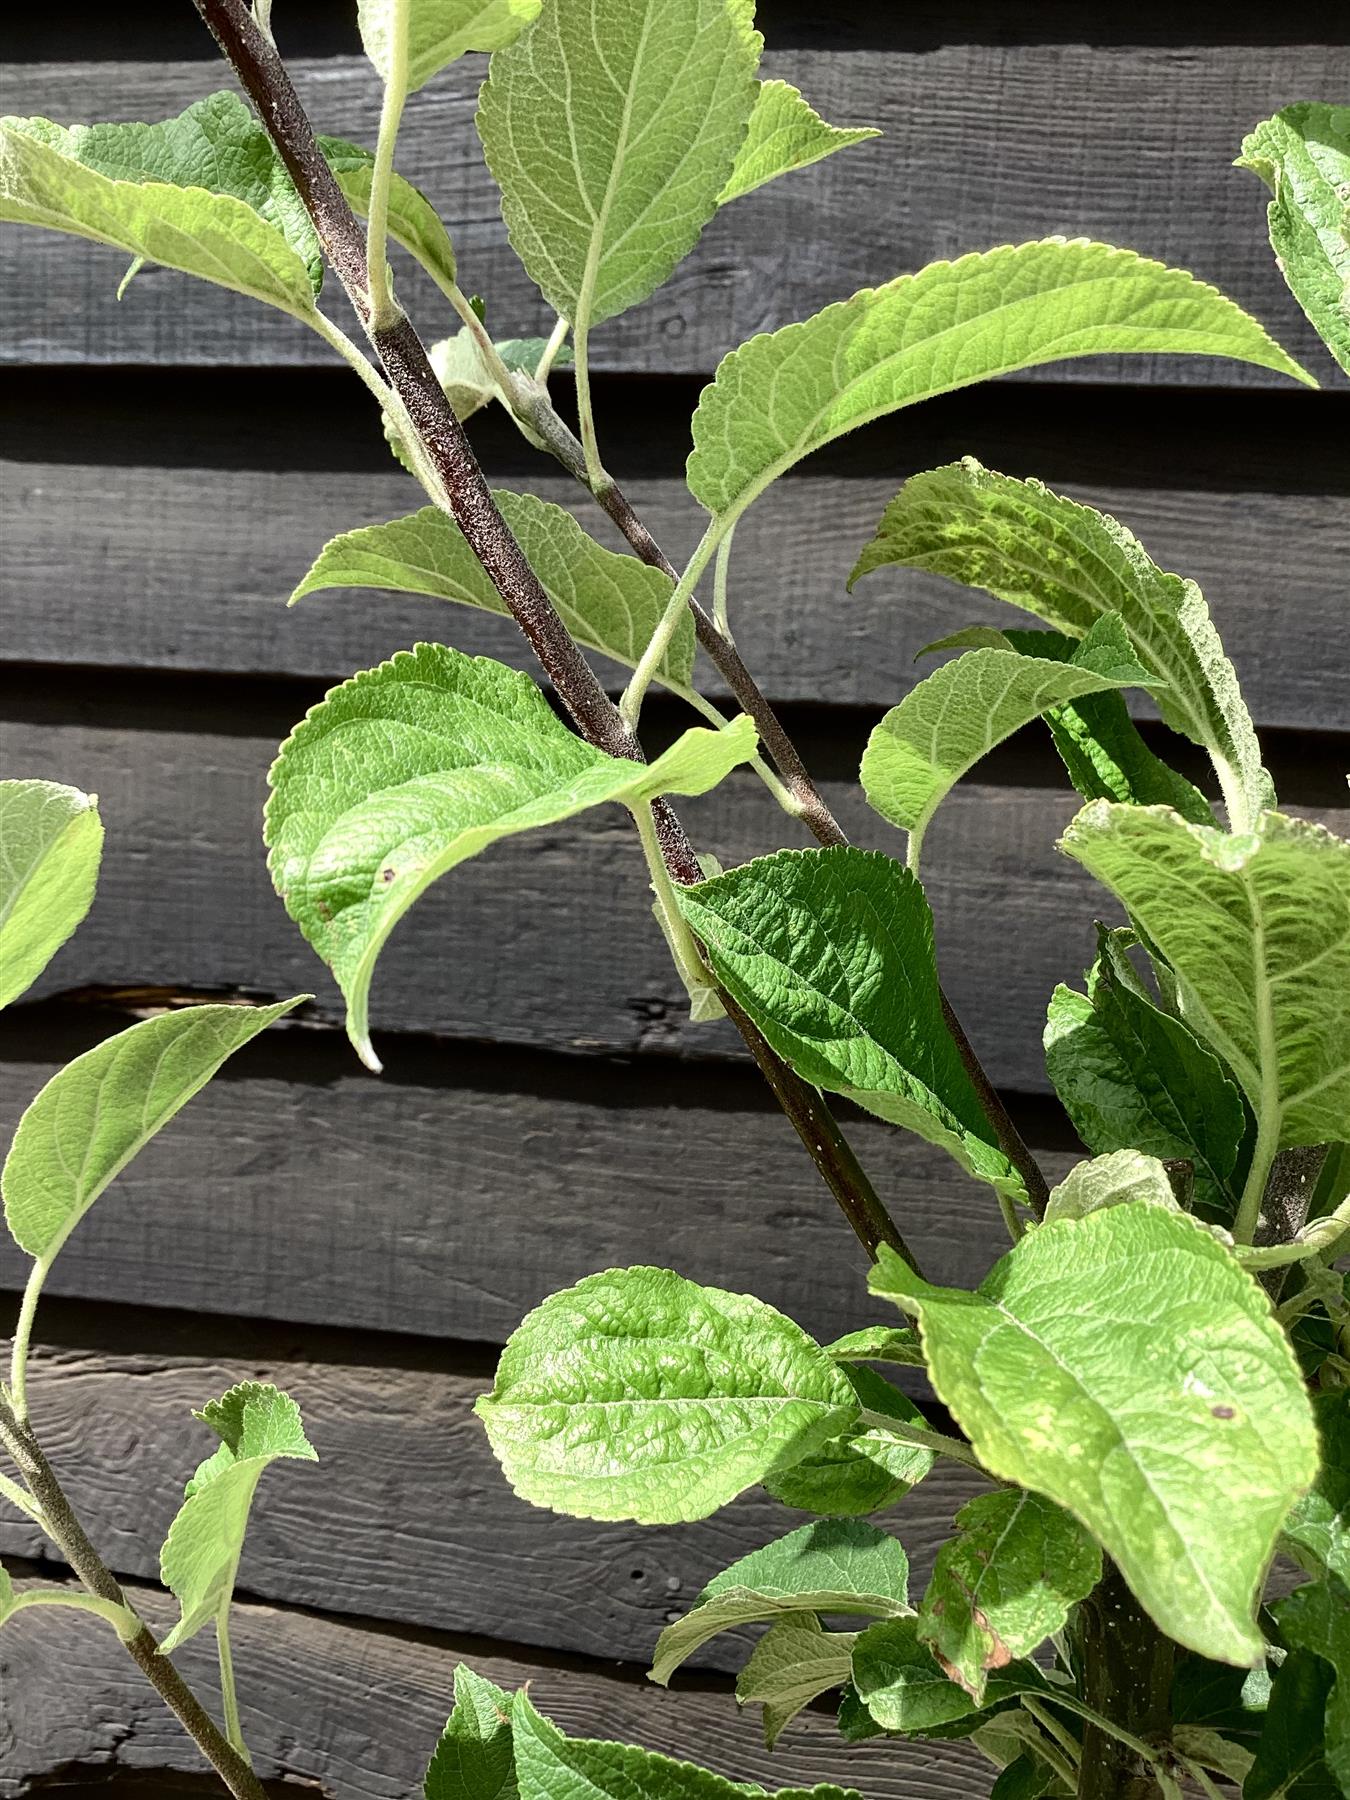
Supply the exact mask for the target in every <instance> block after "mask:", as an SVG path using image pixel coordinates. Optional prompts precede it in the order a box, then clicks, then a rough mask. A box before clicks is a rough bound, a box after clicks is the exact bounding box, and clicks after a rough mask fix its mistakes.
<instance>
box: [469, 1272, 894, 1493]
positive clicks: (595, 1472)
mask: <svg viewBox="0 0 1350 1800" xmlns="http://www.w3.org/2000/svg"><path fill="white" fill-rule="evenodd" d="M857 1406H858V1403H857V1401H856V1400H855V1398H854V1395H853V1389H852V1387H851V1385H850V1383H849V1381H848V1378H847V1376H846V1375H845V1374H844V1373H843V1371H842V1370H841V1369H840V1368H839V1367H838V1365H837V1364H835V1363H834V1362H832V1361H831V1360H830V1358H829V1357H828V1356H826V1354H825V1352H824V1351H823V1350H822V1349H821V1348H820V1346H819V1344H817V1343H816V1342H815V1341H814V1340H813V1339H811V1338H809V1337H808V1336H807V1335H806V1333H805V1332H804V1331H803V1330H802V1329H801V1327H800V1326H798V1325H794V1324H793V1323H792V1321H791V1320H790V1319H786V1318H784V1317H783V1315H782V1314H781V1313H779V1312H775V1311H774V1309H773V1308H772V1307H771V1306H766V1305H765V1304H764V1302H763V1301H762V1300H756V1299H754V1298H752V1297H751V1296H750V1295H748V1294H728V1293H724V1292H723V1291H722V1290H721V1289H720V1288H710V1287H700V1286H699V1285H698V1284H697V1283H696V1282H692V1281H686V1280H685V1279H684V1278H683V1277H682V1276H680V1275H676V1274H673V1273H672V1272H671V1271H670V1270H669V1269H644V1268H636V1269H616V1270H610V1271H608V1272H607V1273H605V1274H602V1275H591V1276H588V1277H587V1279H586V1280H585V1281H582V1282H579V1283H578V1284H577V1286H576V1287H574V1288H567V1289H565V1290H564V1291H563V1292H561V1293H557V1294H553V1295H552V1296H551V1297H550V1298H549V1299H547V1300H546V1301H545V1302H544V1303H543V1305H542V1306H539V1307H536V1308H535V1310H534V1311H533V1312H532V1313H530V1314H529V1315H528V1316H527V1317H526V1318H525V1319H524V1320H523V1321H522V1322H521V1324H520V1325H519V1326H517V1328H516V1330H515V1331H514V1332H513V1333H512V1335H511V1338H510V1341H509V1342H508V1343H507V1346H506V1348H505V1349H504V1350H503V1351H502V1355H501V1360H500V1362H499V1363H498V1365H497V1379H496V1381H495V1383H494V1385H493V1388H492V1392H491V1393H490V1394H487V1395H484V1396H483V1398H482V1399H480V1400H479V1401H478V1403H477V1406H476V1407H475V1409H474V1410H475V1411H476V1412H477V1414H478V1416H479V1418H480V1419H482V1421H483V1423H484V1425H485V1426H486V1427H487V1434H488V1438H489V1440H490V1441H491V1444H492V1448H493V1451H494V1453H495V1454H496V1457H497V1460H498V1461H499V1462H500V1463H501V1465H502V1468H503V1469H504V1471H505V1473H506V1477H507V1480H508V1481H509V1482H510V1483H511V1486H512V1487H513V1488H514V1489H515V1491H516V1493H518V1494H519V1495H520V1496H521V1498H522V1499H525V1500H529V1501H531V1502H532V1503H533V1504H534V1505H536V1506H545V1507H548V1508H550V1509H551V1510H552V1511H554V1512H561V1513H568V1514H570V1515H571V1516H573V1517H574V1518H587V1519H635V1520H636V1521H637V1522H638V1523H639V1524H645V1525H657V1524H675V1523H678V1522H680V1521H682V1520H686V1519H703V1518H706V1517H707V1516H708V1514H709V1513H711V1512H715V1511H716V1510H717V1508H718V1507H719V1506H725V1505H726V1504H727V1502H728V1501H730V1500H733V1499H735V1497H736V1495H737V1494H740V1493H742V1492H744V1490H745V1489H746V1488H748V1487H751V1486H752V1485H753V1484H754V1483H755V1482H757V1481H759V1480H761V1479H762V1478H763V1476H764V1475H766V1474H767V1473H768V1471H769V1470H770V1469H772V1468H774V1467H775V1466H777V1465H779V1464H782V1463H787V1462H791V1461H794V1460H796V1459H797V1458H800V1457H803V1456H806V1455H808V1454H809V1453H810V1452H811V1451H812V1450H813V1449H815V1447H816V1446H817V1445H818V1444H821V1443H823V1442H825V1440H826V1439H828V1438H830V1437H832V1436H834V1434H835V1433H836V1432H838V1431H840V1430H841V1429H842V1428H843V1427H844V1426H845V1425H846V1424H847V1423H848V1422H849V1420H850V1418H852V1417H853V1416H855V1415H856V1412H857Z"/></svg>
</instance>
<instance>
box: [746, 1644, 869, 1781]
mask: <svg viewBox="0 0 1350 1800" xmlns="http://www.w3.org/2000/svg"><path fill="white" fill-rule="evenodd" d="M856 1642H857V1633H856V1632H849V1631H826V1630H825V1628H824V1626H823V1625H822V1624H821V1622H820V1620H819V1619H818V1618H817V1617H816V1615H815V1614H814V1613H813V1612H801V1613H788V1614H786V1615H785V1617H783V1618H781V1619H779V1620H778V1621H777V1622H776V1623H775V1624H773V1625H771V1626H770V1627H769V1629H768V1630H767V1631H766V1632H765V1634H764V1636H763V1637H762V1638H761V1639H760V1640H759V1642H758V1643H757V1644H756V1645H755V1648H754V1650H753V1652H752V1653H751V1656H750V1660H749V1661H748V1662H747V1663H746V1665H745V1667H744V1668H743V1669H742V1670H741V1673H740V1676H739V1677H738V1679H737V1682H736V1698H737V1700H738V1701H739V1702H740V1704H741V1705H742V1706H762V1707H763V1708H764V1742H765V1745H766V1746H767V1748H768V1749H770V1750H772V1749H773V1747H774V1745H775V1744H776V1743H777V1742H778V1739H779V1737H780V1736H781V1735H782V1732H783V1729H784V1727H785V1726H787V1725H790V1724H791V1723H792V1721H793V1720H794V1719H795V1718H796V1716H797V1714H798V1713H799V1712H800V1711H801V1710H802V1708H803V1707H805V1706H809V1705H810V1704H811V1702H812V1701H813V1700H816V1699H819V1697H820V1696H821V1695H822V1694H828V1693H829V1691H830V1689H831V1688H841V1687H843V1686H844V1684H845V1682H847V1680H848V1679H849V1674H850V1670H851V1661H850V1659H851V1657H852V1654H853V1646H854V1644H855V1643H856Z"/></svg>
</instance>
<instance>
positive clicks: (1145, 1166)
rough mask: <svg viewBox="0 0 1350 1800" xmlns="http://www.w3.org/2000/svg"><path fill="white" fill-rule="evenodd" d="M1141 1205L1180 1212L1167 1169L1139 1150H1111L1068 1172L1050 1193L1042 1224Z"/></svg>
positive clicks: (1077, 1165) (1154, 1158)
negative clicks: (1109, 1208) (1110, 1208)
mask: <svg viewBox="0 0 1350 1800" xmlns="http://www.w3.org/2000/svg"><path fill="white" fill-rule="evenodd" d="M1140 1204H1142V1205H1147V1206H1165V1207H1167V1208H1168V1209H1169V1211H1171V1212H1178V1211H1180V1208H1179V1207H1178V1205H1177V1200H1176V1196H1175V1194H1173V1192H1172V1184H1171V1182H1170V1181H1169V1180H1168V1179H1167V1170H1166V1169H1165V1168H1164V1167H1163V1165H1162V1164H1161V1163H1160V1162H1159V1161H1158V1159H1157V1157H1156V1156H1145V1155H1144V1154H1143V1153H1142V1151H1139V1150H1114V1151H1112V1152H1111V1153H1110V1154H1109V1155H1107V1156H1094V1157H1092V1158H1091V1159H1090V1160H1089V1161H1087V1162H1080V1163H1076V1164H1075V1165H1074V1167H1073V1168H1072V1169H1070V1170H1069V1173H1068V1174H1067V1175H1066V1176H1065V1177H1064V1179H1063V1181H1061V1182H1060V1184H1059V1186H1058V1187H1056V1188H1052V1189H1051V1191H1050V1199H1049V1202H1048V1204H1047V1205H1046V1209H1045V1222H1046V1224H1048V1225H1053V1224H1054V1222H1055V1220H1056V1219H1082V1218H1085V1217H1086V1216H1087V1214H1088V1213H1090V1212H1097V1211H1099V1210H1100V1209H1101V1208H1102V1207H1104V1206H1131V1205H1140Z"/></svg>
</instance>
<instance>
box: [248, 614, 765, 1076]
mask: <svg viewBox="0 0 1350 1800" xmlns="http://www.w3.org/2000/svg"><path fill="white" fill-rule="evenodd" d="M754 747H755V731H754V727H753V726H752V725H751V724H750V721H749V720H748V719H746V718H744V717H742V718H740V719H738V720H737V721H735V722H734V723H733V724H731V725H729V726H728V727H727V728H726V729H725V730H724V731H708V730H705V729H703V728H702V727H696V728H695V729H694V730H692V731H687V732H685V734H684V735H683V737H681V738H680V739H678V741H677V742H676V743H675V744H673V745H672V746H671V748H670V749H669V750H667V751H666V752H665V754H664V755H663V756H661V757H658V759H657V760H656V761H655V762H654V763H651V764H647V763H637V762H629V761H627V760H621V759H620V758H618V757H613V756H608V755H606V754H605V753H604V752H603V751H601V750H596V749H593V748H592V747H591V746H590V745H589V744H587V743H585V742H583V740H582V739H581V738H579V737H577V736H576V735H575V734H574V733H573V732H571V731H569V730H568V728H567V727H566V726H565V725H564V724H563V723H562V722H561V721H560V720H559V719H558V717H557V716H556V714H555V713H554V712H553V711H552V709H551V708H550V706H549V704H548V701H547V700H546V699H545V698H544V695H543V693H542V692H541V690H540V689H539V687H538V686H537V685H536V683H535V682H533V681H531V680H530V678H529V676H527V675H522V674H520V673H519V672H518V671H516V670H514V669H508V668H507V667H506V666H505V665H504V664H502V663H498V662H493V661H492V660H491V659H490V658H488V657H471V656H464V655H461V654H460V652H459V651H457V650H449V649H446V648H445V647H444V646H443V645H439V644H419V645H417V646H416V648H414V649H412V650H402V651H400V652H399V653H398V654H397V655H396V656H395V657H393V658H392V659H391V660H390V661H389V662H386V663H381V664H380V665H379V667H378V668H375V669H368V670H366V671H365V673H363V674H360V675H356V676H354V677H353V678H352V679H351V680H350V681H346V682H344V683H343V684H342V685H341V686H340V687H336V688H334V689H332V690H331V692H330V693H329V694H328V696H327V698H326V699H324V700H323V701H322V702H321V703H320V704H319V705H318V706H315V707H313V708H311V710H310V712H309V713H308V714H307V716H306V717H305V719H304V720H303V721H302V722H301V723H300V724H299V725H297V726H296V728H295V730H294V731H293V732H292V733H291V736H290V737H289V738H288V739H287V741H286V742H285V743H284V744H283V745H282V747H281V752H280V755H279V756H278V758H277V760H276V762H275V763H274V764H273V766H272V771H271V776H270V780H271V785H272V793H271V797H270V799H269V800H268V803H267V813H266V821H265V827H264V835H265V837H266V840H267V845H268V849H269V852H270V867H271V870H272V879H273V880H274V881H275V883H276V886H277V890H278V892H279V893H280V894H281V896H282V898H283V900H284V901H285V902H286V910H287V911H288V912H289V913H290V915H291V917H292V918H293V919H294V920H295V921H296V923H297V924H298V925H299V927H300V929H301V931H302V932H303V933H304V935H305V937H306V938H307V939H308V940H309V942H310V943H311V944H312V945H313V947H314V949H315V950H316V951H317V952H318V954H319V955H320V956H321V957H322V958H323V960H324V962H326V963H327V964H328V966H329V968H331V969H332V971H333V973H334V975H335V976H336V977H337V981H338V985H339V986H340V987H341V989H342V992H343V995H344V996H345V998H346V1001H347V1031H348V1035H349V1036H350V1037H351V1040H352V1042H353V1044H354V1045H355V1046H356V1048H357V1051H358V1052H359V1054H360V1056H361V1058H362V1060H363V1061H364V1062H365V1063H366V1064H367V1066H368V1067H370V1068H373V1069H378V1068H379V1066H380V1065H379V1062H378V1060H377V1059H376V1057H375V1053H374V1051H373V1050H372V1048H371V1045H370V1036H369V1025H368V1008H369V997H370V982H371V976H372V974H373V972H374V968H375V962H376V959H377V958H378V956H379V953H380V951H381V949H382V948H383V946H384V943H385V941H386V939H387V938H388V936H389V934H390V932H391V931H392V930H393V928H394V926H395V925H396V924H397V923H398V921H399V920H400V919H401V918H402V917H403V915H404V913H406V912H407V910H408V908H409V907H410V906H411V905H412V904H413V902H414V901H415V900H416V899H417V898H418V897H419V895H421V894H423V893H424V892H425V891H426V889H427V888H428V887H430V885H431V884H432V882H434V881H436V880H438V879H439V878H440V877H441V876H442V875H445V874H447V873H448V872H449V870H451V869H453V868H454V867H455V866H456V865H457V864H458V863H461V862H464V861H465V860H466V859H467V858H468V857H471V856H477V855H478V854H479V852H480V851H482V850H486V849H487V848H488V846H489V845H490V844H493V843H496V842H497V840H498V839H499V838H503V837H508V836H510V835H511V834H512V833H514V832H519V831H528V830H530V829H531V828H532V827H534V826H538V825H549V824H554V823H556V822H557V821H558V820H561V819H568V818H571V817H572V816H573V815H574V814H576V813H579V812H583V811H585V810H586V808H588V807H591V806H598V805H599V804H600V803H601V802H602V801H607V800H616V801H621V802H623V803H624V804H625V805H627V806H630V807H632V806H639V805H642V804H643V803H644V802H646V801H649V800H651V799H653V798H654V797H655V796H656V795H658V794H664V793H676V794H702V793H706V792H707V791H708V789H709V788H712V787H715V786H716V785H717V783H718V782H719V781H720V780H721V779H722V777H723V776H724V775H726V774H727V773H728V772H729V771H730V770H731V769H733V768H735V767H736V765H737V764H738V763H743V762H745V761H746V760H747V758H748V757H749V756H750V754H751V753H752V751H753V750H754Z"/></svg>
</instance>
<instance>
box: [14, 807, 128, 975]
mask: <svg viewBox="0 0 1350 1800" xmlns="http://www.w3.org/2000/svg"><path fill="white" fill-rule="evenodd" d="M102 854H103V821H102V820H101V819H100V818H99V815H98V802H97V800H96V799H95V798H94V796H93V795H92V794H84V793H81V792H80V790H79V789H78V788H73V787H65V786H63V785H62V784H61V783H59V782H55V781H0V1006H8V1005H9V1003H10V1001H11V1000H15V999H17V998H18V996H19V995H20V994H22V993H23V992H24V990H25V989H26V988H29V987H31V986H32V985H33V983H34V982H35V981H36V980H37V978H38V976H39V975H40V974H41V973H42V971H43V970H44V969H45V968H46V966H47V964H48V963H49V962H50V961H51V959H52V958H53V956H55V955H56V952H57V951H58V950H59V949H60V948H61V946H62V944H64V943H65V941H66V939H67V938H68V937H69V936H70V935H71V933H72V932H73V931H74V930H75V928H76V926H77V925H78V924H79V923H80V920H81V919H82V918H83V917H84V915H85V914H86V913H87V912H88V911H89V908H90V906H91V904H92V903H93V898H94V889H95V887H96V886H97V885H98V867H99V860H100V858H101V857H102Z"/></svg>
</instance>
